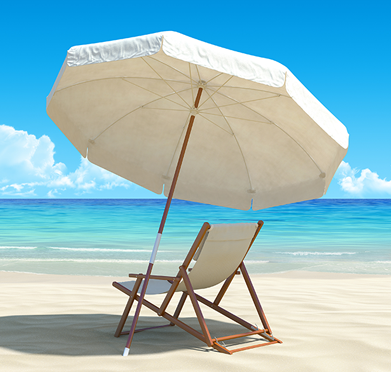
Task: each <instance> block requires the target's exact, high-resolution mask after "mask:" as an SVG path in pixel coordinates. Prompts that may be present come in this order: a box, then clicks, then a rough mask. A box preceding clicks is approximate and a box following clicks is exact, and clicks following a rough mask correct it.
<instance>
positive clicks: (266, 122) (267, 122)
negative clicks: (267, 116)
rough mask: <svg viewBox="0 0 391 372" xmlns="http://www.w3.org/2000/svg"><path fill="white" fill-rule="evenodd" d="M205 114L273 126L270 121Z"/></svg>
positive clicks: (205, 113) (206, 113)
mask: <svg viewBox="0 0 391 372" xmlns="http://www.w3.org/2000/svg"><path fill="white" fill-rule="evenodd" d="M203 114H204V115H213V116H219V117H221V116H223V117H226V118H230V119H238V120H245V121H252V122H254V123H261V124H269V125H270V124H272V123H271V122H269V121H260V120H253V119H246V118H238V117H236V116H228V115H223V114H221V115H219V114H212V113H210V112H203Z"/></svg>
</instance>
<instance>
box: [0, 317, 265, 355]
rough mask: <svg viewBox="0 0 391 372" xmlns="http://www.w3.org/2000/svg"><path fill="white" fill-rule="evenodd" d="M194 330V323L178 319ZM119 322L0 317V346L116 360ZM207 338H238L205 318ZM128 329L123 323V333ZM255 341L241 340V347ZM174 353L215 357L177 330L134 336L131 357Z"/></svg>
mask: <svg viewBox="0 0 391 372" xmlns="http://www.w3.org/2000/svg"><path fill="white" fill-rule="evenodd" d="M181 320H183V321H184V322H185V323H187V324H188V325H190V326H191V327H193V328H195V329H197V330H198V329H199V325H198V322H197V319H196V318H181ZM118 321H119V317H118V316H117V315H111V314H54V315H15V316H6V317H0V330H1V332H0V347H2V348H6V349H10V350H14V351H18V352H23V353H30V354H45V355H63V356H92V355H95V356H96V355H102V356H103V355H121V354H122V352H123V349H124V347H125V343H126V340H127V336H126V335H124V336H121V337H119V338H116V337H114V331H115V329H116V327H117V324H118ZM206 321H207V324H208V327H209V328H210V332H211V337H212V338H213V337H218V336H224V335H229V334H235V333H240V332H242V331H243V328H242V327H240V326H237V325H235V324H232V323H226V322H221V321H217V320H210V319H207V320H206ZM164 324H167V323H164V320H162V319H161V318H152V317H140V319H139V321H138V328H144V327H153V326H158V325H164ZM128 328H130V324H129V323H128V324H127V325H126V326H125V329H128ZM255 340H257V341H259V340H260V338H259V337H258V338H256V339H254V337H246V338H245V339H243V341H242V342H246V341H247V342H248V341H255ZM173 350H195V351H200V352H217V351H215V350H214V349H212V348H209V347H208V346H206V345H205V344H204V343H203V342H201V341H200V340H198V339H196V338H195V337H193V336H191V335H190V334H188V333H187V332H185V331H183V330H182V329H180V328H178V327H175V326H174V327H165V328H160V329H159V328H158V329H152V330H147V331H144V332H139V333H136V334H135V336H134V338H133V342H132V347H131V353H132V354H135V355H146V354H156V353H164V352H168V351H173Z"/></svg>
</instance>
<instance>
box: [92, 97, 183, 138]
mask: <svg viewBox="0 0 391 372" xmlns="http://www.w3.org/2000/svg"><path fill="white" fill-rule="evenodd" d="M185 90H188V89H185ZM171 94H174V93H171ZM171 94H170V95H171ZM163 98H164V97H163ZM160 99H162V98H160V97H159V98H157V99H155V100H153V101H151V102H148V103H147V105H149V104H151V103H153V102H156V101H159V100H160ZM141 108H146V107H145V105H141V106H139V107H137V108H135V109H134V110H132V111H130V112H128V113H126V114H125V115H123V116H121V117H120V118H119V119H117V120H116V121H114V122H113V123H111V124H110V125H109V126H108V127H107V128H105V129H104V130H103V131H102V132H100V133H99V134H98V135H97V136H96V137H95V138H93V139H91V141H95V140H97V139H98V138H99V137H100V136H101V135H102V134H103V133H104V132H106V131H107V130H108V129H109V128H111V127H112V126H113V125H114V124H116V123H118V122H119V121H120V120H122V119H123V118H124V117H125V116H128V115H130V114H132V113H133V112H135V111H137V110H139V109H141ZM173 111H187V110H173Z"/></svg>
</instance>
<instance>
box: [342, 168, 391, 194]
mask: <svg viewBox="0 0 391 372" xmlns="http://www.w3.org/2000/svg"><path fill="white" fill-rule="evenodd" d="M336 176H337V178H339V181H338V183H339V184H340V185H341V188H342V190H344V191H345V192H347V193H348V194H349V195H351V196H354V197H389V196H390V195H391V181H387V180H386V179H381V178H379V175H378V174H377V173H375V172H372V171H371V170H370V169H368V168H367V169H363V170H361V172H360V171H359V170H358V169H355V168H354V169H352V167H351V166H350V165H349V163H346V162H344V161H343V162H342V163H341V165H340V166H339V168H338V171H337V174H336Z"/></svg>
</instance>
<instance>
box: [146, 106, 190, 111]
mask: <svg viewBox="0 0 391 372" xmlns="http://www.w3.org/2000/svg"><path fill="white" fill-rule="evenodd" d="M142 108H143V109H144V110H163V111H180V112H189V110H180V109H169V108H163V107H145V106H143V107H142Z"/></svg>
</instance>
